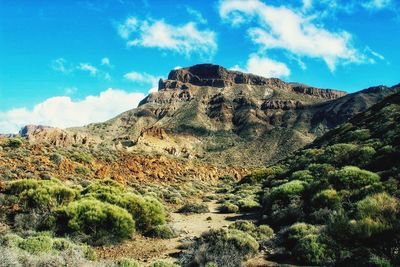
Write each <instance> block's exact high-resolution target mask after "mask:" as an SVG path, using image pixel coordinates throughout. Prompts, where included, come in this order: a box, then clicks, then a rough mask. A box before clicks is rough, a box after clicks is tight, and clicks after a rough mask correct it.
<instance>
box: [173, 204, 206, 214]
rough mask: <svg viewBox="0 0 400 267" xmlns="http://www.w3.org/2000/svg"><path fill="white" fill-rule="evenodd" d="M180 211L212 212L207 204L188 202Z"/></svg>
mask: <svg viewBox="0 0 400 267" xmlns="http://www.w3.org/2000/svg"><path fill="white" fill-rule="evenodd" d="M178 212H179V213H207V212H210V210H209V209H208V206H207V204H204V203H187V204H185V205H184V206H183V207H181V208H180V209H179V210H178Z"/></svg>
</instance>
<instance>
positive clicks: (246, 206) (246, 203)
mask: <svg viewBox="0 0 400 267" xmlns="http://www.w3.org/2000/svg"><path fill="white" fill-rule="evenodd" d="M237 204H238V206H239V210H240V211H244V212H249V211H254V210H257V209H259V208H261V205H260V203H258V202H257V201H255V200H254V199H252V198H250V197H248V198H243V199H240V200H239V201H238V202H237Z"/></svg>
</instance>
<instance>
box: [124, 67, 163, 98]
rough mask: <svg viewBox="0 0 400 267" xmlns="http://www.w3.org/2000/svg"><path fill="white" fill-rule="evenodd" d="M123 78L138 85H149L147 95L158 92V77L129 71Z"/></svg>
mask: <svg viewBox="0 0 400 267" xmlns="http://www.w3.org/2000/svg"><path fill="white" fill-rule="evenodd" d="M124 78H125V79H126V80H128V81H131V82H135V83H139V84H150V85H151V88H150V89H149V93H152V92H156V91H157V90H158V81H159V80H160V78H161V77H160V76H158V77H157V76H154V75H151V74H148V73H145V72H136V71H131V72H128V73H126V74H125V75H124Z"/></svg>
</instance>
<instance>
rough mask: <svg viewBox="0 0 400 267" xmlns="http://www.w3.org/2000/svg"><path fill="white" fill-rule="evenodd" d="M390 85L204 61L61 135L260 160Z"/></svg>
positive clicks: (307, 138) (308, 138)
mask: <svg viewBox="0 0 400 267" xmlns="http://www.w3.org/2000/svg"><path fill="white" fill-rule="evenodd" d="M393 91H394V90H393V89H392V88H388V87H383V86H381V87H376V88H371V89H367V90H364V91H361V92H358V93H354V94H349V95H346V93H345V92H343V91H338V90H329V89H319V88H315V87H311V86H307V85H303V84H298V83H286V82H283V81H281V80H279V79H275V78H271V79H267V78H263V77H260V76H255V75H251V74H244V73H241V72H237V71H230V70H227V69H225V68H223V67H221V66H218V65H211V64H201V65H195V66H192V67H188V68H182V69H178V70H173V71H171V72H170V74H169V76H168V79H167V80H165V81H164V80H160V83H159V90H158V92H155V93H151V94H149V95H148V96H147V97H146V98H145V99H144V100H142V101H141V103H140V105H139V107H137V108H135V109H132V110H130V111H127V112H125V113H123V114H121V115H119V116H117V117H115V118H114V119H111V120H109V121H107V122H105V123H97V124H90V125H88V126H86V127H82V128H75V129H69V130H68V131H69V132H70V133H72V135H73V138H66V137H65V136H63V137H62V138H60V139H62V140H64V139H65V140H77V143H78V144H79V145H82V140H84V142H85V144H84V145H86V146H95V145H99V144H100V145H101V146H108V147H110V146H115V147H116V148H123V149H126V150H128V151H133V152H140V153H150V154H165V155H172V156H176V157H179V158H194V159H199V160H202V161H205V162H209V163H213V164H222V165H227V164H230V165H242V166H259V165H262V164H266V163H271V162H275V161H277V160H279V159H282V158H284V157H285V156H286V155H287V154H288V153H290V152H292V151H295V150H296V149H299V148H301V147H303V146H304V145H306V144H309V143H310V142H312V141H313V140H314V139H315V138H316V137H318V136H320V135H322V134H323V133H325V132H326V131H327V130H329V129H332V128H334V127H335V126H337V125H339V124H340V123H343V122H344V121H346V120H347V119H349V118H350V117H352V116H353V115H355V114H357V113H358V112H360V111H363V110H365V109H366V108H368V107H370V106H371V105H372V104H374V103H376V102H378V101H380V100H381V99H382V98H383V97H384V96H386V95H388V94H390V93H392V92H393ZM41 135H44V136H50V137H51V136H52V134H43V133H42V134H41ZM34 137H35V135H33V136H32V137H31V139H32V140H34V139H35V138H34ZM50 139H52V138H50ZM53 139H54V137H53ZM57 142H59V141H57ZM57 142H56V143H57ZM52 143H55V142H54V141H53V142H52ZM67 143H70V142H67Z"/></svg>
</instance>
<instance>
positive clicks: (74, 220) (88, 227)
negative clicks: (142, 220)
mask: <svg viewBox="0 0 400 267" xmlns="http://www.w3.org/2000/svg"><path fill="white" fill-rule="evenodd" d="M58 226H59V228H60V229H59V230H60V232H64V233H76V234H80V233H83V234H87V235H89V236H90V237H91V240H99V239H102V238H110V239H116V240H121V239H126V238H129V237H131V235H132V234H133V233H134V232H135V221H134V220H133V219H132V216H131V215H130V214H129V213H128V211H127V210H125V209H123V208H120V207H117V206H115V205H112V204H109V203H104V202H101V201H98V200H94V199H82V200H78V201H74V202H71V203H70V204H69V205H68V206H66V207H62V208H60V209H59V210H58Z"/></svg>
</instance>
